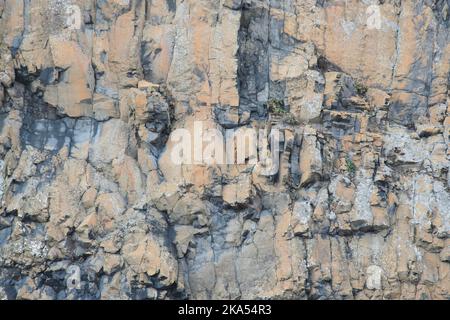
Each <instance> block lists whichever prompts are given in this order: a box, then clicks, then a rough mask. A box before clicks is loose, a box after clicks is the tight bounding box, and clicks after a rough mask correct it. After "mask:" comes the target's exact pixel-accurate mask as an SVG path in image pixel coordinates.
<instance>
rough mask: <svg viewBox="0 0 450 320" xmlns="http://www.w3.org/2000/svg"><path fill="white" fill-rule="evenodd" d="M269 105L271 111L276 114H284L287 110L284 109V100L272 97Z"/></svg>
mask: <svg viewBox="0 0 450 320" xmlns="http://www.w3.org/2000/svg"><path fill="white" fill-rule="evenodd" d="M267 107H268V108H269V112H270V113H272V114H275V115H283V114H285V113H286V112H287V111H286V110H285V109H284V102H283V100H277V99H270V100H269V101H268V102H267Z"/></svg>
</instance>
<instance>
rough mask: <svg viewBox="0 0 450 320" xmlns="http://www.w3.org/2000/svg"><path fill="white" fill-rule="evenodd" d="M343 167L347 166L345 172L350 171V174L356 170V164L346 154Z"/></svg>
mask: <svg viewBox="0 0 450 320" xmlns="http://www.w3.org/2000/svg"><path fill="white" fill-rule="evenodd" d="M345 167H346V168H347V172H348V173H350V174H351V175H354V174H355V172H356V166H355V163H354V162H353V160H352V159H351V158H350V157H349V156H347V157H346V158H345Z"/></svg>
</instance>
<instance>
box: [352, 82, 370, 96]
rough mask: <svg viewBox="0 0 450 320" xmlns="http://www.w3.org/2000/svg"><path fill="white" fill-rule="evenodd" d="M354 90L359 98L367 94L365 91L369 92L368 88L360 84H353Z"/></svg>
mask: <svg viewBox="0 0 450 320" xmlns="http://www.w3.org/2000/svg"><path fill="white" fill-rule="evenodd" d="M355 89H356V92H357V93H358V94H359V95H360V96H364V95H365V94H366V93H367V90H369V88H368V87H367V86H366V85H364V84H362V83H361V82H356V83H355Z"/></svg>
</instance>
